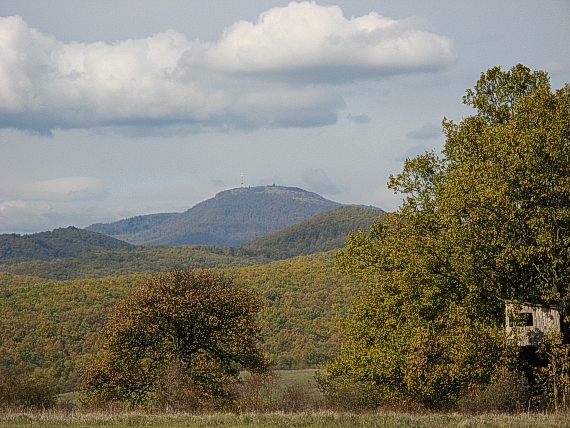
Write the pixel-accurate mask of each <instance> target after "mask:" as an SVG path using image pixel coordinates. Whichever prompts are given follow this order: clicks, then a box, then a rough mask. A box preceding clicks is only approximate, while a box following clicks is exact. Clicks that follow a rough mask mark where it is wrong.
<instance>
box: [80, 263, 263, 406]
mask: <svg viewBox="0 0 570 428" xmlns="http://www.w3.org/2000/svg"><path fill="white" fill-rule="evenodd" d="M260 305H261V304H260V301H259V300H258V298H257V297H256V296H255V295H254V293H253V292H252V291H251V289H250V288H248V287H245V286H241V285H238V284H235V283H234V282H233V280H231V279H229V278H227V277H225V276H223V275H221V274H218V273H216V272H215V271H212V270H193V271H173V272H168V273H164V274H160V275H157V276H152V277H150V278H149V280H148V282H147V283H146V285H144V286H143V287H141V288H140V289H138V290H137V291H135V292H134V293H133V294H132V295H131V296H130V297H129V298H128V299H126V300H124V301H123V302H122V303H120V304H119V305H118V307H117V308H116V313H115V315H114V316H113V317H112V318H111V319H110V320H109V322H108V323H107V324H106V326H105V327H104V328H103V329H102V331H101V334H100V337H101V344H100V350H99V352H98V353H97V355H96V356H95V358H94V360H93V362H92V363H91V364H90V365H89V366H88V367H86V369H85V371H84V374H83V384H82V401H83V402H84V403H87V404H96V403H104V402H110V401H118V402H125V403H127V404H131V405H147V404H152V403H155V404H165V405H169V404H171V402H172V401H180V400H182V401H183V402H184V401H185V402H187V403H188V402H193V403H194V404H193V405H194V407H197V406H199V405H201V404H204V403H206V402H208V401H209V400H210V399H212V398H220V399H223V398H228V397H227V391H228V387H229V386H230V385H231V384H232V383H235V382H238V381H239V373H240V370H248V371H250V372H252V373H264V372H266V371H267V363H266V361H265V359H264V357H263V355H262V353H261V351H260V349H259V348H258V346H257V342H258V339H259V333H260V329H259V326H258V323H257V312H258V311H259V309H260Z"/></svg>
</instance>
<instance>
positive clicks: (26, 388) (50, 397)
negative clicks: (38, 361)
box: [0, 369, 57, 410]
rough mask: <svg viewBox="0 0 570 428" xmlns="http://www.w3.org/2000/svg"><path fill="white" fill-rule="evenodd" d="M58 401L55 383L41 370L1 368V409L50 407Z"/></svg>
mask: <svg viewBox="0 0 570 428" xmlns="http://www.w3.org/2000/svg"><path fill="white" fill-rule="evenodd" d="M56 403H57V388H56V386H55V383H54V381H53V380H52V379H49V378H48V377H46V376H45V375H44V374H42V373H41V372H39V371H36V372H34V373H31V374H29V373H25V372H16V371H15V370H11V371H9V370H6V369H2V370H0V409H2V408H4V409H6V408H9V409H24V410H29V409H49V408H52V407H54V406H55V405H56Z"/></svg>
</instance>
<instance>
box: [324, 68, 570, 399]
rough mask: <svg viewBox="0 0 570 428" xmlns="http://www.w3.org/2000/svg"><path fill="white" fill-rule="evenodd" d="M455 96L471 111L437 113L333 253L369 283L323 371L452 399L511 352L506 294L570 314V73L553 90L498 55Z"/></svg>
mask: <svg viewBox="0 0 570 428" xmlns="http://www.w3.org/2000/svg"><path fill="white" fill-rule="evenodd" d="M463 102H464V103H465V104H467V105H469V106H472V107H474V108H475V109H476V113H475V114H474V115H472V116H469V117H466V118H464V119H463V120H462V121H461V122H460V123H455V122H453V121H451V120H447V119H444V120H443V131H444V133H445V137H446V144H445V148H444V150H443V151H442V153H441V154H440V155H436V154H435V153H433V152H428V153H425V154H423V155H420V156H418V157H416V158H413V159H408V160H406V162H405V164H404V168H403V171H402V173H400V174H398V175H396V176H391V177H390V181H389V187H390V188H391V189H393V190H394V191H395V192H397V193H401V194H403V195H404V199H403V203H402V205H401V206H400V208H399V210H398V211H397V212H396V213H395V214H393V215H390V216H388V218H387V220H386V221H384V222H376V223H375V224H374V225H373V226H372V228H371V230H370V232H369V233H363V232H361V233H358V234H353V235H351V236H350V238H349V240H348V242H347V245H346V247H345V248H344V249H343V250H341V251H340V252H339V253H338V254H337V260H336V262H337V266H338V267H339V269H340V270H341V271H342V272H344V273H346V274H349V275H353V276H356V277H359V278H361V279H362V280H364V281H365V282H366V283H367V284H368V291H367V292H366V293H364V294H363V295H362V296H361V297H359V298H358V299H357V300H356V301H355V303H354V306H353V315H352V316H351V317H350V318H347V319H345V320H344V321H343V330H344V333H345V335H346V337H347V341H346V343H345V344H344V347H343V350H342V352H341V355H340V356H339V357H338V358H337V360H336V361H335V362H334V363H332V364H331V365H330V366H329V380H331V381H333V380H336V381H342V380H345V381H349V382H355V381H356V382H360V383H363V384H365V385H367V386H368V387H370V388H375V389H377V390H379V391H380V392H381V394H382V395H383V397H384V398H385V400H393V401H408V402H409V401H413V402H417V403H420V404H422V405H424V406H427V407H431V408H442V407H443V408H445V407H449V406H452V405H454V404H455V403H456V402H457V400H458V399H459V398H460V397H461V395H462V394H464V393H465V392H466V391H467V390H468V389H469V388H471V387H473V386H474V385H478V384H484V383H487V382H490V381H492V380H493V377H494V376H496V375H497V373H498V372H499V371H500V369H501V368H502V367H504V366H505V365H508V364H510V363H513V361H514V352H513V351H514V350H513V349H512V345H510V344H509V342H508V341H507V340H506V333H505V331H504V328H503V323H504V300H505V299H512V300H515V301H531V302H536V303H556V304H558V305H559V306H560V307H561V308H562V309H563V311H566V315H568V311H567V309H566V308H567V304H566V302H567V301H568V287H569V281H568V279H569V274H570V259H569V252H568V248H569V245H570V209H569V208H570V85H566V86H565V87H563V88H561V89H559V90H557V91H554V92H553V91H552V90H551V87H550V83H549V79H548V76H547V74H546V73H544V72H542V71H531V70H530V69H528V68H527V67H525V66H523V65H520V64H518V65H516V66H514V67H513V68H511V69H510V70H508V71H503V70H501V68H500V67H494V68H492V69H490V70H488V71H487V72H485V73H482V74H481V77H480V79H479V80H478V82H477V84H476V85H475V87H474V88H473V89H469V90H467V93H466V95H465V97H464V98H463Z"/></svg>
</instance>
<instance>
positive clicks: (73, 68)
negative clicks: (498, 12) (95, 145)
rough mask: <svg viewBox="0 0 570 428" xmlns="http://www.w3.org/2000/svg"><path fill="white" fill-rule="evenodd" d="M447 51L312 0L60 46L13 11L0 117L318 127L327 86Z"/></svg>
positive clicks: (39, 128) (335, 97)
mask: <svg viewBox="0 0 570 428" xmlns="http://www.w3.org/2000/svg"><path fill="white" fill-rule="evenodd" d="M453 59H454V55H453V52H452V44H451V42H450V41H449V40H448V39H446V38H444V37H442V36H439V35H437V34H433V33H431V32H428V31H424V30H422V29H421V28H419V25H418V24H417V23H416V22H415V21H414V20H402V21H398V20H393V19H390V18H385V17H382V16H380V15H378V14H377V13H375V12H372V13H369V14H368V15H364V16H361V17H357V18H354V17H353V18H350V19H347V18H345V17H344V16H343V14H342V10H341V9H340V8H339V7H336V6H320V5H317V4H316V3H314V2H311V3H308V2H303V3H295V2H293V3H290V4H289V5H288V6H286V7H281V8H273V9H270V10H268V11H266V12H265V13H263V14H262V15H261V16H260V18H259V20H258V21H257V22H256V23H252V22H246V21H239V22H237V23H235V24H233V25H232V26H230V27H228V28H226V30H225V31H224V33H223V34H222V36H221V38H220V39H219V40H218V41H217V42H215V43H212V42H202V41H199V40H188V39H187V38H186V36H185V35H183V34H181V33H179V32H176V31H174V30H168V31H165V32H163V33H158V34H154V35H152V36H150V37H147V38H144V39H128V40H124V41H117V42H115V43H113V44H108V43H104V42H96V43H89V44H86V43H76V42H71V43H67V44H66V43H63V42H60V41H58V40H56V39H55V38H54V37H52V36H48V35H44V34H42V33H40V32H39V31H37V30H35V29H33V28H30V27H29V26H28V25H27V23H26V22H25V21H24V20H23V19H22V18H21V17H19V16H11V17H5V18H2V17H0V127H10V128H16V129H21V130H29V131H33V132H38V133H42V134H48V135H49V134H50V133H51V131H53V130H54V129H58V128H61V129H68V128H91V127H117V126H120V127H126V128H128V127H139V126H140V127H156V126H162V127H168V126H172V127H174V128H175V129H179V130H181V131H182V132H192V131H196V130H200V129H204V128H206V129H207V128H216V129H229V128H236V127H242V128H260V127H288V126H322V125H327V124H331V123H334V122H335V121H336V120H337V112H338V109H339V108H340V107H342V106H343V105H344V103H343V100H342V98H341V96H340V95H339V93H337V92H335V90H334V87H335V86H334V85H338V84H340V83H342V82H349V81H354V80H358V79H363V78H381V77H383V76H386V75H393V74H402V73H411V72H426V71H427V72H434V71H438V70H440V69H442V68H444V67H445V66H447V65H449V64H450V63H451V62H452V61H453ZM315 84H316V85H315ZM323 84H327V86H326V87H323ZM331 85H332V86H331ZM180 125H182V128H180Z"/></svg>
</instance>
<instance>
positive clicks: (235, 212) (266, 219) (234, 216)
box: [89, 186, 340, 246]
mask: <svg viewBox="0 0 570 428" xmlns="http://www.w3.org/2000/svg"><path fill="white" fill-rule="evenodd" d="M339 205H340V204H339V203H337V202H333V201H329V200H328V199H325V198H323V197H321V196H319V195H317V194H315V193H312V192H307V191H305V190H302V189H298V188H294V187H283V186H258V187H247V188H237V189H232V190H226V191H223V192H220V193H218V194H217V195H216V196H215V197H214V198H211V199H208V200H206V201H204V202H201V203H199V204H198V205H196V206H194V207H192V208H190V209H189V210H187V211H185V212H183V213H176V214H167V215H166V216H165V214H155V215H149V216H143V217H139V218H135V219H127V220H121V221H120V222H117V223H111V224H97V225H93V226H90V227H89V228H90V229H91V230H94V231H97V232H100V233H105V234H108V235H111V236H115V237H117V238H119V239H123V240H125V241H127V242H130V243H132V244H140V245H183V244H202V245H220V246H235V245H240V244H243V243H244V242H247V241H250V240H252V239H255V238H257V237H259V236H264V235H268V234H270V233H273V232H276V231H278V230H281V229H283V228H285V227H287V226H291V225H293V224H295V223H298V222H300V221H303V220H306V219H308V218H310V217H312V216H314V215H315V214H318V213H320V212H322V211H326V210H330V209H333V208H336V207H338V206H339ZM154 216H157V217H156V219H157V222H156V223H154V222H153V219H154V218H155V217H154ZM136 219H140V221H134V220H136ZM131 223H132V224H131Z"/></svg>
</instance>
